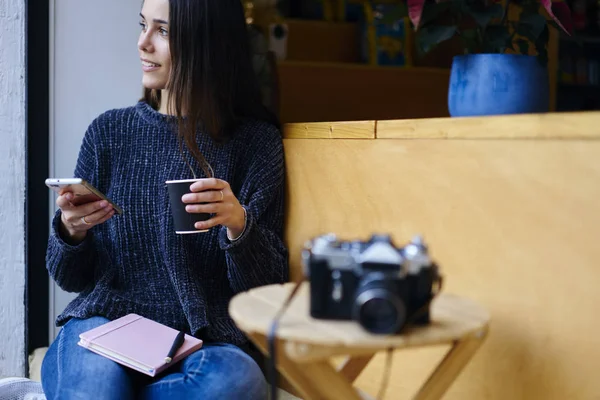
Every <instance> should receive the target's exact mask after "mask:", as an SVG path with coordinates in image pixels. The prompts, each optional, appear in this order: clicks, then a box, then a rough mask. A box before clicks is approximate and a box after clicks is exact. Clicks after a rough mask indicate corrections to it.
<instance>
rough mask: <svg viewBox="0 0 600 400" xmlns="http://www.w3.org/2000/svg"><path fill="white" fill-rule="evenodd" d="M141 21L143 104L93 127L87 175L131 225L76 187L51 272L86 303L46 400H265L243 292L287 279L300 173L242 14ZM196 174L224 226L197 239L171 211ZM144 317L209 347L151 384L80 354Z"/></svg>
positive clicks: (58, 221)
mask: <svg viewBox="0 0 600 400" xmlns="http://www.w3.org/2000/svg"><path fill="white" fill-rule="evenodd" d="M139 23H140V33H139V39H138V52H139V58H140V68H141V69H142V71H143V76H142V85H143V88H144V96H143V98H142V99H140V100H139V102H137V104H134V105H132V106H131V107H127V108H120V109H111V110H109V111H106V112H104V113H102V114H101V115H100V116H98V117H97V118H96V119H95V120H94V121H93V122H92V123H91V124H90V125H89V127H88V129H87V131H86V132H85V135H84V138H83V141H82V145H81V148H80V150H79V156H78V159H77V164H76V167H75V171H74V174H73V176H74V177H76V178H82V179H85V180H86V181H88V182H90V183H91V184H92V185H93V186H94V187H96V188H97V189H98V190H100V191H101V192H102V193H104V194H106V195H107V196H108V197H109V198H110V199H111V200H112V201H114V202H115V203H116V204H119V206H121V208H122V209H123V214H122V215H115V213H114V210H113V209H112V207H111V206H110V204H105V203H103V202H102V201H97V202H92V203H87V204H83V205H75V204H73V201H72V200H73V194H71V193H69V192H65V193H63V194H61V195H60V196H59V197H58V199H57V201H56V203H57V206H58V208H59V209H58V210H57V212H56V214H55V215H54V218H53V220H52V230H51V235H50V237H49V241H48V247H47V254H46V260H47V263H46V267H47V270H48V272H49V274H50V276H51V278H52V279H53V280H54V281H55V282H56V283H57V284H58V285H59V286H60V287H61V288H62V289H63V290H65V291H68V292H75V293H78V296H77V297H76V298H75V299H74V300H73V301H71V302H70V303H69V305H68V306H67V307H66V308H65V309H64V311H63V312H62V314H60V315H59V316H58V318H57V320H56V324H57V326H61V327H62V329H61V330H60V333H59V334H58V336H57V338H56V340H55V341H54V342H53V343H52V344H51V346H50V347H49V349H48V352H47V354H46V357H45V359H44V362H43V366H42V374H41V375H42V376H41V377H42V384H43V387H44V391H45V393H46V396H47V397H48V398H49V399H54V398H60V399H70V398H89V397H93V398H97V399H103V398H107V399H112V398H132V397H136V396H139V397H142V398H155V397H165V398H207V399H210V398H244V399H262V398H265V397H266V383H265V379H264V377H263V375H262V372H261V370H260V368H259V367H258V364H257V363H256V362H255V361H254V360H253V358H252V357H251V356H250V354H251V351H250V348H249V345H248V341H247V339H246V337H245V336H244V334H243V333H242V332H241V331H240V330H239V329H238V328H237V327H236V325H235V324H234V323H233V321H232V320H231V318H230V316H229V314H228V307H227V306H228V303H229V300H230V299H231V298H232V297H233V295H235V294H236V293H239V292H241V291H245V290H248V289H250V288H253V287H257V286H261V285H265V284H270V283H281V282H285V281H287V279H288V264H287V249H286V248H285V246H284V244H283V240H282V235H283V195H284V176H285V174H284V157H283V146H282V140H281V135H280V132H279V127H278V123H277V121H276V119H275V118H274V117H273V116H272V114H271V113H269V112H268V111H267V109H266V108H265V107H264V105H263V104H262V102H261V93H260V90H259V85H258V83H257V79H256V76H255V74H254V71H253V69H252V62H251V52H250V46H249V40H248V31H247V27H246V25H245V19H244V15H243V10H242V5H241V2H240V1H239V0H219V1H212V0H146V1H145V2H144V3H143V6H142V8H141V10H140V13H139ZM189 179H192V180H193V182H190V184H189V188H188V192H187V193H185V194H184V195H182V197H181V199H180V201H181V202H182V203H183V204H184V205H185V210H186V212H188V213H190V214H198V213H210V218H209V219H208V220H204V221H199V222H197V223H196V225H195V226H194V227H195V229H197V230H198V233H194V234H192V235H189V234H188V235H185V237H183V236H182V235H178V234H177V233H176V231H175V229H174V223H173V218H172V209H173V207H175V206H181V205H180V204H175V205H172V204H171V202H170V198H169V193H168V191H167V188H166V185H165V182H166V181H173V180H177V181H181V180H189ZM174 201H175V202H177V199H175V200H174ZM201 232H203V233H201ZM131 313H136V314H138V315H142V316H144V317H147V318H149V319H152V320H154V321H157V322H160V323H162V324H164V325H167V326H169V327H172V328H174V329H177V330H182V331H185V332H186V333H188V334H189V335H193V336H196V337H197V338H200V339H202V340H203V341H204V345H203V348H202V349H201V350H199V351H198V352H197V353H194V354H192V355H190V356H188V358H186V359H185V360H184V361H183V362H181V363H179V364H177V365H174V366H172V367H170V368H169V369H168V370H167V373H165V374H162V375H161V376H159V377H156V378H152V379H149V378H146V377H143V376H139V375H137V373H136V372H134V371H131V370H128V369H123V368H122V367H120V366H117V364H115V363H114V362H112V361H110V360H108V359H106V358H104V357H101V356H98V355H96V354H94V353H92V352H90V351H88V350H86V349H84V348H81V347H79V346H77V338H78V336H79V334H80V333H82V332H84V331H86V330H89V329H92V328H94V327H97V326H99V325H102V324H104V323H106V322H108V321H111V320H115V319H117V318H120V317H122V316H124V315H127V314H131ZM148 334H149V335H151V334H152V333H151V332H148ZM59 349H60V351H59ZM207 360H208V362H207ZM92 395H93V396H92Z"/></svg>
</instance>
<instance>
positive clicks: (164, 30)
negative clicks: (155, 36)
mask: <svg viewBox="0 0 600 400" xmlns="http://www.w3.org/2000/svg"><path fill="white" fill-rule="evenodd" d="M158 33H160V35H161V36H167V35H168V33H169V32H168V31H167V30H166V29H165V28H160V29H159V30H158Z"/></svg>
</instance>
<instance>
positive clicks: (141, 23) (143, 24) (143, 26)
mask: <svg viewBox="0 0 600 400" xmlns="http://www.w3.org/2000/svg"><path fill="white" fill-rule="evenodd" d="M140 26H141V27H142V30H143V31H144V32H145V31H146V24H145V23H143V22H140Z"/></svg>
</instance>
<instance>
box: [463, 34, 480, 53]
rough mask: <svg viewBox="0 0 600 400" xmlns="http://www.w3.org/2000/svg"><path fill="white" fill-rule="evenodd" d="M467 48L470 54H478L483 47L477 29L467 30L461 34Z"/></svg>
mask: <svg viewBox="0 0 600 400" xmlns="http://www.w3.org/2000/svg"><path fill="white" fill-rule="evenodd" d="M460 37H461V39H462V40H463V43H464V45H465V48H466V49H467V50H468V51H469V53H477V52H478V51H479V49H480V47H481V43H480V42H481V40H480V37H479V32H478V31H477V30H476V29H465V30H463V31H461V32H460Z"/></svg>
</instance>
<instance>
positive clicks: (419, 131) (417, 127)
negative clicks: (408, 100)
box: [376, 111, 600, 139]
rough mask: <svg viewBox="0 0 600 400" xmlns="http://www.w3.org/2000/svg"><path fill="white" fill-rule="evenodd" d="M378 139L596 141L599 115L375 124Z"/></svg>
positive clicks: (419, 120)
mask: <svg viewBox="0 0 600 400" xmlns="http://www.w3.org/2000/svg"><path fill="white" fill-rule="evenodd" d="M376 127H377V128H376V137H377V138H378V139H600V112H592V111H587V112H569V113H543V114H522V115H498V116H489V117H463V118H423V119H407V120H395V121H389V120H388V121H377V124H376Z"/></svg>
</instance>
